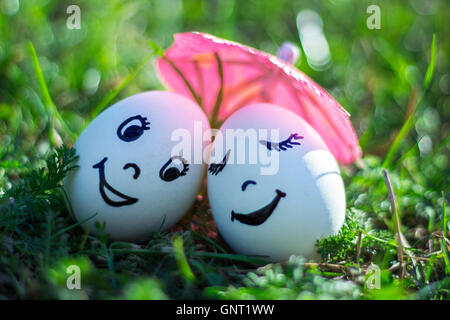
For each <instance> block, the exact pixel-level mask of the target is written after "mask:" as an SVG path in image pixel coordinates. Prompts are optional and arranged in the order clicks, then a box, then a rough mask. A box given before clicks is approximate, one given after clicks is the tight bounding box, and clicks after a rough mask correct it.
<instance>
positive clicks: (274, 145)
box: [259, 133, 303, 151]
mask: <svg viewBox="0 0 450 320" xmlns="http://www.w3.org/2000/svg"><path fill="white" fill-rule="evenodd" d="M301 139H303V137H302V136H300V135H299V134H298V133H292V134H291V135H290V136H289V138H287V139H286V140H283V141H281V142H270V141H266V140H260V141H259V142H260V143H261V144H262V145H263V146H266V147H267V149H269V150H270V151H272V150H273V149H275V150H277V151H280V150H282V151H285V150H287V149H288V148H289V149H290V148H292V147H293V146H294V145H297V146H299V145H301V143H300V142H295V141H292V140H301Z"/></svg>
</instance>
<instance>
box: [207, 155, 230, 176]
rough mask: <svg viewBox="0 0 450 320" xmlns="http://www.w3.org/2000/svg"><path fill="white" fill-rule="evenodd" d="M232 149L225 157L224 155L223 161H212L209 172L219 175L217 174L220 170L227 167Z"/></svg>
mask: <svg viewBox="0 0 450 320" xmlns="http://www.w3.org/2000/svg"><path fill="white" fill-rule="evenodd" d="M230 151H231V150H228V152H227V154H226V155H225V157H223V159H222V162H220V163H211V164H210V165H209V168H208V172H209V173H211V174H213V175H216V176H217V174H218V173H219V172H221V171H222V170H223V168H225V166H226V165H227V161H228V157H229V156H230Z"/></svg>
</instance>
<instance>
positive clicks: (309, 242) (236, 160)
mask: <svg viewBox="0 0 450 320" xmlns="http://www.w3.org/2000/svg"><path fill="white" fill-rule="evenodd" d="M274 130H275V131H274ZM230 132H231V133H232V134H233V132H234V134H236V132H240V134H242V132H244V135H245V133H247V134H248V135H247V137H244V142H246V144H245V143H244V144H242V142H243V141H242V139H240V141H236V140H235V143H230V139H226V137H227V134H228V133H230ZM254 132H256V135H254V136H251V133H254ZM262 132H265V133H267V134H265V135H264V136H262V135H261V133H262ZM273 132H275V133H277V134H276V136H277V137H278V139H277V140H270V139H271V138H272V137H271V135H270V133H273ZM183 133H184V135H183ZM260 135H261V136H260ZM199 136H200V137H199ZM181 137H183V139H181ZM210 137H211V131H210V127H209V123H208V119H207V117H206V116H205V114H204V113H203V111H202V110H201V108H200V107H199V106H198V105H196V104H195V103H194V102H192V101H191V100H189V99H188V98H186V97H184V96H181V95H178V94H175V93H170V92H163V91H152V92H144V93H140V94H137V95H134V96H131V97H129V98H126V99H124V100H122V101H120V102H118V103H116V104H114V105H113V106H111V107H110V108H108V109H107V110H105V111H104V112H103V113H101V114H100V115H99V116H98V117H97V118H95V119H94V120H93V121H92V122H91V123H90V124H89V125H88V126H87V128H86V129H85V130H84V131H83V132H82V133H81V135H80V136H79V138H78V139H77V141H76V142H75V145H74V147H75V148H76V153H77V155H78V156H79V159H78V163H77V164H78V166H79V167H78V168H77V169H75V170H73V171H72V172H71V173H70V174H69V175H68V177H67V178H66V180H65V181H64V188H65V190H66V192H67V195H68V200H69V202H70V207H71V209H73V213H74V214H75V217H76V219H77V220H78V221H85V222H84V223H83V224H82V226H83V227H84V228H89V230H90V231H91V232H93V233H95V232H96V228H95V227H94V223H95V222H96V221H98V222H100V223H105V232H106V233H107V234H109V235H110V237H111V238H112V239H115V240H125V241H136V242H139V241H145V240H147V239H148V238H149V237H150V236H151V233H152V232H157V231H163V230H167V229H168V228H170V227H171V226H173V225H174V224H175V223H176V222H178V221H179V220H180V219H181V218H182V217H183V215H184V214H185V213H186V212H187V211H188V210H189V208H190V207H191V205H192V204H193V202H194V200H195V198H196V195H197V193H198V191H199V188H200V186H201V185H202V182H203V179H204V176H205V172H207V186H208V197H209V202H210V206H211V210H212V213H213V216H214V219H215V221H216V224H217V227H218V229H219V231H220V233H221V235H222V236H223V238H224V239H225V241H226V242H227V243H228V244H229V245H230V247H231V248H232V249H233V250H235V251H236V252H239V253H243V254H248V255H255V256H260V257H267V259H269V260H284V259H287V258H288V257H289V256H290V255H292V254H297V255H303V256H305V257H312V256H313V255H314V252H315V248H314V245H315V242H316V241H317V240H318V239H320V238H321V237H325V236H328V235H331V234H335V233H336V232H338V230H339V229H340V227H341V226H342V224H343V222H344V217H345V192H344V186H343V182H342V179H341V176H340V173H339V168H338V165H337V163H336V161H335V159H334V157H333V156H332V155H331V153H330V152H329V151H328V149H327V147H326V145H325V143H324V142H323V140H322V139H321V138H320V136H319V135H318V133H317V132H316V131H315V130H314V129H313V128H312V127H311V126H310V125H308V123H306V122H305V121H304V120H303V119H302V118H300V117H299V116H297V115H295V114H294V113H292V112H291V111H288V110H286V109H284V108H281V107H278V106H275V105H271V104H254V105H249V106H246V107H244V108H241V109H240V110H238V111H236V112H235V113H233V114H232V115H231V116H230V117H229V118H228V119H227V120H226V121H225V122H224V124H223V125H222V127H221V128H220V134H219V135H216V136H215V140H214V143H213V144H212V147H211V145H210V144H211V142H210ZM219 138H220V139H219ZM255 139H256V142H255V141H253V142H255V143H253V144H252V141H249V140H255ZM182 140H183V141H182ZM189 140H190V141H189ZM194 140H196V141H194ZM237 140H239V138H237ZM227 141H228V143H226V142H227ZM180 146H182V147H181V148H180ZM250 146H253V149H252V148H251V147H250ZM255 148H256V149H255ZM198 149H200V150H198ZM208 150H211V157H210V159H209V160H208V159H204V158H205V157H200V159H199V157H198V155H199V154H201V155H203V154H206V155H207V152H208ZM255 150H258V151H257V152H258V155H260V156H261V159H258V157H256V158H257V159H256V161H255V159H253V160H251V158H252V154H254V152H255ZM196 155H197V156H196ZM244 155H245V156H244ZM243 156H244V157H243ZM263 156H264V157H263ZM263 160H264V161H263ZM268 160H270V161H268ZM206 162H210V163H209V164H208V163H206ZM206 166H208V170H206ZM264 170H266V171H264Z"/></svg>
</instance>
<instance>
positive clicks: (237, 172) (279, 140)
mask: <svg viewBox="0 0 450 320" xmlns="http://www.w3.org/2000/svg"><path fill="white" fill-rule="evenodd" d="M208 197H209V201H210V206H211V210H212V213H213V217H214V220H215V222H216V224H217V227H218V229H219V232H220V234H221V235H222V237H223V238H224V239H225V241H226V242H227V243H228V244H229V245H230V247H231V248H232V249H233V250H235V251H236V252H238V253H243V254H247V255H252V256H258V257H263V258H266V259H268V260H273V261H280V260H286V259H288V258H289V256H290V255H301V256H304V257H306V258H314V256H315V255H316V247H315V245H316V242H317V240H319V239H321V238H323V237H327V236H329V235H333V234H336V233H337V232H338V231H339V229H340V228H341V226H342V224H343V222H344V218H345V191H344V184H343V181H342V178H341V175H340V171H339V167H338V165H337V163H336V160H335V159H334V157H333V155H332V154H331V153H330V152H329V150H328V148H327V147H326V145H325V143H324V141H323V140H322V139H321V137H320V136H319V134H318V133H317V132H316V131H315V130H314V129H313V128H312V127H311V126H310V125H309V124H308V123H307V122H306V121H305V120H304V119H302V118H301V117H300V116H298V115H296V114H295V113H293V112H291V111H289V110H287V109H285V108H282V107H279V106H276V105H272V104H266V103H259V104H253V105H249V106H246V107H243V108H241V109H239V110H238V111H236V112H235V113H233V114H232V115H231V116H230V117H229V118H228V119H227V120H226V121H225V122H224V123H223V125H222V126H221V128H220V133H219V134H218V135H216V136H215V140H214V143H213V146H212V152H211V158H210V164H209V167H208Z"/></svg>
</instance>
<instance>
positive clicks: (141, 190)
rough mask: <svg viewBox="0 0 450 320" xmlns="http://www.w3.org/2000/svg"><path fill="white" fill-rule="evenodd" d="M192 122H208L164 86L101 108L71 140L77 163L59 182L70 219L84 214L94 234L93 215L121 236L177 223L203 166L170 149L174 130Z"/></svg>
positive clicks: (137, 237)
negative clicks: (79, 133)
mask: <svg viewBox="0 0 450 320" xmlns="http://www.w3.org/2000/svg"><path fill="white" fill-rule="evenodd" d="M174 114H176V115H177V116H176V117H174V116H173V115H174ZM196 121H197V123H201V128H202V130H203V132H204V131H206V130H208V129H209V124H208V121H207V118H206V116H205V115H204V114H203V112H202V110H201V109H200V108H199V107H198V106H197V105H196V104H195V103H193V102H192V101H190V100H189V99H187V98H185V97H183V96H180V95H177V94H174V93H169V92H162V91H153V92H145V93H141V94H137V95H135V96H131V97H129V98H127V99H124V100H122V101H120V102H118V103H116V104H115V105H113V106H111V107H110V108H108V109H107V110H105V111H104V112H103V113H101V114H100V115H99V116H98V117H97V118H95V119H94V120H93V121H92V122H91V123H90V124H89V125H88V126H87V128H86V129H85V130H84V131H83V132H82V134H81V135H80V136H79V138H78V139H77V141H76V142H75V145H74V147H75V148H76V151H77V154H78V155H79V160H78V165H79V168H78V169H77V170H74V171H73V172H71V173H70V174H69V176H68V177H67V179H66V180H65V181H64V188H65V190H66V192H67V194H68V198H69V200H70V204H71V207H72V208H73V213H74V214H75V217H76V219H77V220H78V221H84V220H86V219H88V221H87V222H86V223H84V224H83V226H84V227H85V228H89V229H90V230H91V231H92V232H94V233H95V227H94V223H95V221H99V222H105V223H106V229H105V231H106V232H107V233H109V234H110V236H111V238H112V239H117V240H125V241H143V240H145V239H147V238H148V237H149V235H150V233H151V232H155V231H160V230H165V229H167V228H170V227H171V226H172V225H173V224H175V223H176V222H177V221H178V220H179V219H180V218H181V217H182V216H183V215H184V213H185V212H186V211H187V210H188V209H189V207H190V206H191V204H192V203H193V201H194V199H195V196H196V194H197V192H198V188H199V187H200V184H201V181H202V177H203V174H204V165H203V164H193V163H190V161H189V160H188V159H185V155H184V154H177V155H173V152H172V151H173V148H174V146H175V145H176V143H177V142H176V141H173V140H172V133H173V132H174V131H175V130H179V129H182V130H187V131H188V132H191V133H192V132H193V130H194V125H195V123H196ZM206 144H207V141H205V145H206ZM95 214H96V215H95ZM93 215H95V217H93V218H92V219H89V218H90V217H92V216H93Z"/></svg>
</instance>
